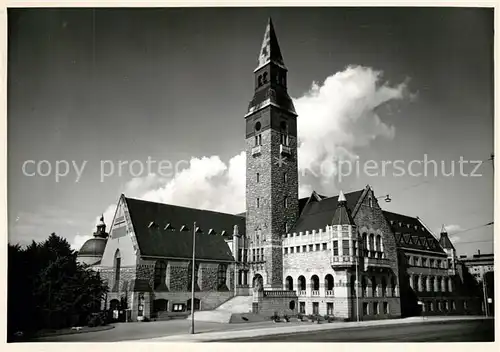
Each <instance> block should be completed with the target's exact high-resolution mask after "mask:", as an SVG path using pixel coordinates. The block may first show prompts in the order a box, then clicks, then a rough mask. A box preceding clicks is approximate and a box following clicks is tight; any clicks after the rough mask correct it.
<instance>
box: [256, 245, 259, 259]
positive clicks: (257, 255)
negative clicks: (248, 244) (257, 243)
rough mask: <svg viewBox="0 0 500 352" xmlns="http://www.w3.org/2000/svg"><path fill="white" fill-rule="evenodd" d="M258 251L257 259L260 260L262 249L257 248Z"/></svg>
mask: <svg viewBox="0 0 500 352" xmlns="http://www.w3.org/2000/svg"><path fill="white" fill-rule="evenodd" d="M256 252H257V256H256V257H257V261H260V249H259V248H257V250H256Z"/></svg>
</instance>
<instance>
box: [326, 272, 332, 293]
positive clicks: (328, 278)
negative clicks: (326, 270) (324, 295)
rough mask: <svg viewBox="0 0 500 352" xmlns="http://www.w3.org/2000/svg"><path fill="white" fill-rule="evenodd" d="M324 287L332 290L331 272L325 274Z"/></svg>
mask: <svg viewBox="0 0 500 352" xmlns="http://www.w3.org/2000/svg"><path fill="white" fill-rule="evenodd" d="M325 288H326V290H328V291H332V290H333V276H332V274H327V275H326V276H325Z"/></svg>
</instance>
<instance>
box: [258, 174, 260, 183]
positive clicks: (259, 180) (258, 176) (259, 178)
mask: <svg viewBox="0 0 500 352" xmlns="http://www.w3.org/2000/svg"><path fill="white" fill-rule="evenodd" d="M259 181H260V174H259V173H258V172H257V182H259Z"/></svg>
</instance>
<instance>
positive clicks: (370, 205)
mask: <svg viewBox="0 0 500 352" xmlns="http://www.w3.org/2000/svg"><path fill="white" fill-rule="evenodd" d="M368 206H369V207H370V208H373V199H372V197H368Z"/></svg>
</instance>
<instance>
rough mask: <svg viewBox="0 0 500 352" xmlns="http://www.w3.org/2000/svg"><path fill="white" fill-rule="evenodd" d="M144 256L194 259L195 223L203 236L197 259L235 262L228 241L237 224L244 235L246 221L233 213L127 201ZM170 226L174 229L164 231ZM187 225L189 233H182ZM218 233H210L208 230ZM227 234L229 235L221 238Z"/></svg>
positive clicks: (198, 235) (197, 251)
mask: <svg viewBox="0 0 500 352" xmlns="http://www.w3.org/2000/svg"><path fill="white" fill-rule="evenodd" d="M125 201H126V204H127V207H128V210H129V213H130V218H131V221H132V224H133V227H134V231H135V235H136V238H137V243H138V245H139V249H140V252H141V255H143V256H157V257H180V258H191V256H192V246H193V242H192V238H193V222H194V221H196V225H197V227H200V228H201V229H202V230H203V233H200V234H197V235H196V258H198V259H207V260H210V259H211V260H223V261H232V260H233V256H232V254H231V250H230V248H229V246H228V245H227V243H226V242H225V239H226V238H228V237H230V236H232V234H233V228H234V225H238V232H239V233H240V234H244V233H245V218H244V217H241V216H237V215H232V214H224V213H218V212H213V211H208V210H200V209H193V208H186V207H180V206H175V205H170V204H163V203H154V202H147V201H143V200H139V199H133V198H125ZM167 224H170V226H172V227H173V230H170V229H168V230H165V226H166V225H167ZM183 225H185V226H187V227H188V228H189V231H186V232H182V231H180V229H181V227H182V226H183ZM210 229H213V230H215V232H216V234H208V232H209V230H210ZM222 231H225V233H226V236H222V235H221V233H222Z"/></svg>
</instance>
